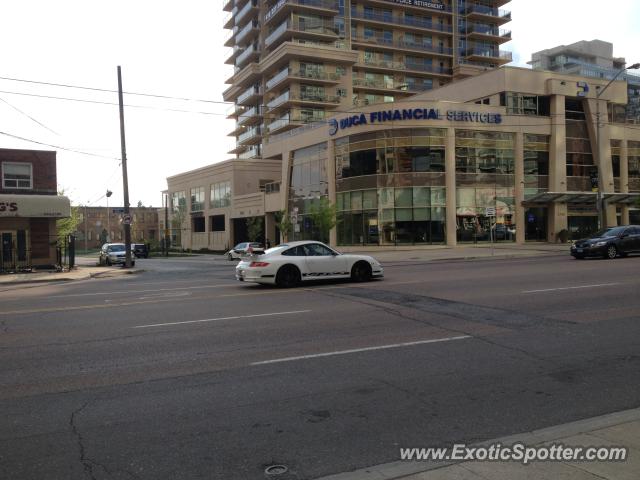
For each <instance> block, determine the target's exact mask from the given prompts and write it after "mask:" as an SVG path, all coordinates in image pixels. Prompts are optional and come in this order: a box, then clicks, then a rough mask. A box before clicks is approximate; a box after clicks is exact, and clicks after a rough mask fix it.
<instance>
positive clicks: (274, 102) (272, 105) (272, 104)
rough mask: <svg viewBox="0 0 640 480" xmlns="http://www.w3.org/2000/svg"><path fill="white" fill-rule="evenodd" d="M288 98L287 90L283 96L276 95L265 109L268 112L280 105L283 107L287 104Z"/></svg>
mask: <svg viewBox="0 0 640 480" xmlns="http://www.w3.org/2000/svg"><path fill="white" fill-rule="evenodd" d="M289 97H290V95H289V90H287V91H286V92H284V93H283V94H281V95H278V96H277V97H276V98H274V99H273V100H271V101H270V102H269V103H267V108H268V109H269V110H274V109H276V108H278V107H279V106H280V105H283V104H284V103H286V102H288V101H289Z"/></svg>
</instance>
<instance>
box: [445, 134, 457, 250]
mask: <svg viewBox="0 0 640 480" xmlns="http://www.w3.org/2000/svg"><path fill="white" fill-rule="evenodd" d="M444 182H445V186H446V188H447V190H446V199H447V209H446V223H445V231H446V233H447V245H448V246H450V247H455V246H456V243H457V240H456V131H455V128H447V146H446V151H445V161H444Z"/></svg>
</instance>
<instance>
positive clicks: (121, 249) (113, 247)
mask: <svg viewBox="0 0 640 480" xmlns="http://www.w3.org/2000/svg"><path fill="white" fill-rule="evenodd" d="M109 251H110V252H124V245H110V246H109Z"/></svg>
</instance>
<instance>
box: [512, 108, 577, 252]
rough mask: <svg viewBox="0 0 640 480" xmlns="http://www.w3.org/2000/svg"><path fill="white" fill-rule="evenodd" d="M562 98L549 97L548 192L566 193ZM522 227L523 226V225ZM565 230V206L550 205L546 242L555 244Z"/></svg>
mask: <svg viewBox="0 0 640 480" xmlns="http://www.w3.org/2000/svg"><path fill="white" fill-rule="evenodd" d="M565 121H566V118H565V106H564V96H562V95H553V96H552V97H551V138H550V140H549V191H550V192H566V191H567V130H566V126H565ZM523 227H524V225H523ZM566 228H567V205H566V204H564V203H563V204H558V203H552V204H550V205H549V209H548V224H547V241H549V242H555V241H556V238H557V235H558V232H559V231H561V230H564V229H566Z"/></svg>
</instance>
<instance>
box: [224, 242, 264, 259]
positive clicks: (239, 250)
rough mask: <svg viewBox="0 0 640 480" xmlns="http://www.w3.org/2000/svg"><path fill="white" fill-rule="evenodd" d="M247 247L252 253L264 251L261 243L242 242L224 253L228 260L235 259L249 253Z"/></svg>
mask: <svg viewBox="0 0 640 480" xmlns="http://www.w3.org/2000/svg"><path fill="white" fill-rule="evenodd" d="M249 249H251V250H252V251H253V252H254V253H262V252H264V247H263V245H262V244H261V243H258V242H242V243H239V244H237V245H236V246H235V247H233V248H232V249H231V250H229V251H228V252H227V253H225V255H226V256H227V258H228V259H229V260H237V259H239V258H240V257H242V256H244V255H246V254H247V253H249Z"/></svg>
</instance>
